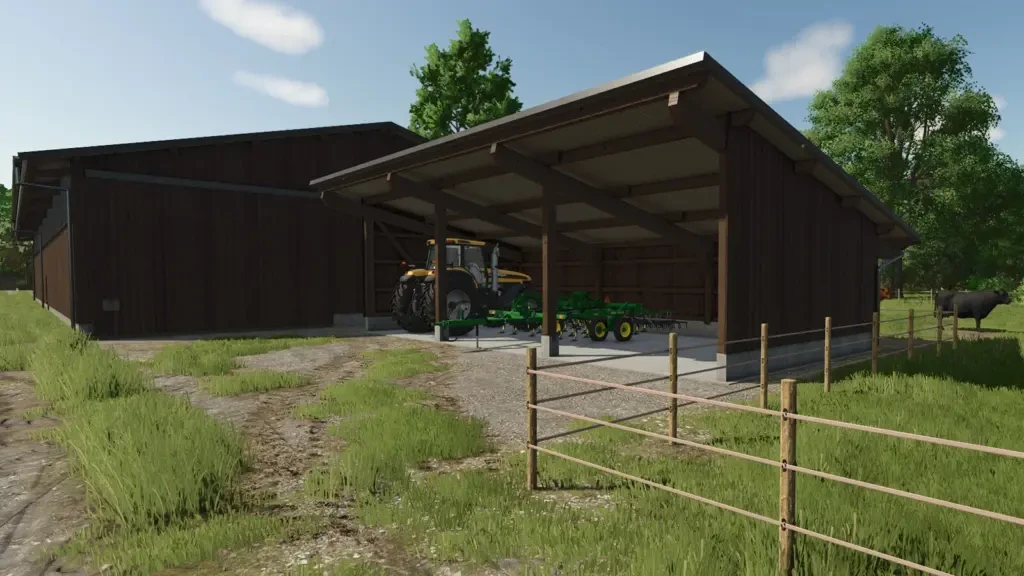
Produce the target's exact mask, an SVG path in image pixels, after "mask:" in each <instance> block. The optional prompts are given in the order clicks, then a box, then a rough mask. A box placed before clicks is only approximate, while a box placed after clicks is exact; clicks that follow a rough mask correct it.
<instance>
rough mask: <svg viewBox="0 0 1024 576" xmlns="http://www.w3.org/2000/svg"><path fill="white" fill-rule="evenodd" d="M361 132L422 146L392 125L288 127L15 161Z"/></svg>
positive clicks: (32, 154)
mask: <svg viewBox="0 0 1024 576" xmlns="http://www.w3.org/2000/svg"><path fill="white" fill-rule="evenodd" d="M365 130H387V131H390V132H391V133H393V134H395V135H396V136H399V137H400V138H404V139H406V140H408V141H410V142H412V143H413V144H417V145H418V144H422V143H423V142H426V139H425V138H423V137H422V136H420V135H419V134H416V133H415V132H413V131H411V130H409V129H408V128H405V127H404V126H400V125H398V124H396V123H395V122H391V121H386V122H367V123H362V124H341V125H335V126H321V127H313V128H292V129H287V130H269V131H265V132H246V133H242V134H223V135H218V136H198V137H193V138H174V139H170V140H149V141H144V142H130V143H123V144H102V145H98V146H80V147H74V148H54V149H49V150H32V151H26V152H19V153H18V154H16V155H15V159H17V158H64V157H69V158H70V157H74V156H96V155H100V154H121V153H131V152H146V151H151V150H161V149H165V148H179V147H182V148H184V147H193V146H210V145H217V144H231V143H235V142H245V141H253V140H275V139H278V138H293V137H297V136H313V135H318V134H344V133H347V132H360V131H365Z"/></svg>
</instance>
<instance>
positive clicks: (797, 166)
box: [793, 160, 818, 174]
mask: <svg viewBox="0 0 1024 576" xmlns="http://www.w3.org/2000/svg"><path fill="white" fill-rule="evenodd" d="M817 166H818V161H817V160H797V161H796V162H794V163H793V172H795V173H797V174H812V173H814V169H815V168H816V167H817Z"/></svg>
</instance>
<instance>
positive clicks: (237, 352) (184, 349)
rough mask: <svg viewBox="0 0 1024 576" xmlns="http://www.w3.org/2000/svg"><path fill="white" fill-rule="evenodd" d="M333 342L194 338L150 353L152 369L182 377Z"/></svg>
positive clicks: (227, 369) (221, 370)
mask: <svg viewBox="0 0 1024 576" xmlns="http://www.w3.org/2000/svg"><path fill="white" fill-rule="evenodd" d="M331 341H333V339H332V338H328V337H321V338H299V337H281V338H238V339H230V338H225V339H213V340H198V341H196V342H189V343H187V344H185V343H182V344H172V345H170V346H166V347H164V348H162V349H161V350H160V351H159V352H157V353H156V355H154V356H153V360H152V364H153V368H154V370H156V372H157V373H160V374H181V375H184V376H215V375H219V374H227V373H228V372H230V371H231V370H233V369H234V368H236V365H235V358H237V357H239V356H253V355H256V354H265V353H267V352H273V351H275V350H285V349H287V348H294V347H296V346H315V345H319V344H326V343H328V342H331Z"/></svg>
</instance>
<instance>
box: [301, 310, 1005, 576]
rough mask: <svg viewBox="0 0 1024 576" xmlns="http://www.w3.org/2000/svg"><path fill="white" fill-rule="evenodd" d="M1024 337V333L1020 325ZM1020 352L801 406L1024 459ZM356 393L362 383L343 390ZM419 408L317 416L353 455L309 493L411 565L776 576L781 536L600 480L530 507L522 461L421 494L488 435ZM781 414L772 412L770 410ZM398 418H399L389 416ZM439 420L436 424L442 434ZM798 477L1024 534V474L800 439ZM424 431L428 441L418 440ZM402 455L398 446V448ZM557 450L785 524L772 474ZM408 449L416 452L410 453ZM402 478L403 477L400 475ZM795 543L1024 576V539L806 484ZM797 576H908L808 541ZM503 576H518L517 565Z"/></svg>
mask: <svg viewBox="0 0 1024 576" xmlns="http://www.w3.org/2000/svg"><path fill="white" fill-rule="evenodd" d="M1019 314H1020V312H1019V310H1017V309H1016V308H1011V307H1005V306H1004V307H1001V308H999V309H998V310H997V311H996V312H994V313H993V316H992V318H991V319H990V320H991V323H992V325H993V326H1005V328H1004V329H1009V330H1012V329H1014V328H1015V327H1016V326H1017V324H1016V320H1015V318H1016V317H1018V315H1019ZM1021 326H1024V323H1022V324H1021ZM1022 368H1024V357H1022V355H1021V342H1020V341H1019V340H1017V339H1016V338H1012V339H988V340H978V341H965V342H963V343H962V344H961V346H960V348H959V350H958V351H957V354H956V355H953V354H951V353H949V352H947V353H946V354H944V355H943V356H942V357H941V358H936V357H935V355H934V352H933V351H932V350H931V349H927V350H922V351H921V352H920V353H918V354H917V355H915V358H914V359H913V360H907V359H906V358H905V357H902V356H900V355H897V356H894V357H890V358H886V359H883V360H882V362H881V366H880V372H881V373H880V375H879V376H878V377H874V378H872V377H869V376H868V375H867V374H866V373H865V372H864V371H863V368H862V367H848V368H845V369H843V370H838V371H837V372H836V376H837V378H838V379H839V381H838V382H837V384H836V386H835V387H834V389H833V392H831V393H830V394H827V395H826V394H824V392H823V391H822V388H821V386H820V385H815V384H814V383H806V384H804V385H801V387H800V399H799V406H800V411H801V412H803V413H805V414H814V415H819V416H823V417H831V418H837V419H843V420H847V421H853V422H858V423H863V424H869V425H875V426H882V427H888V428H893V429H898V430H904V431H911V432H917V433H922V434H931V435H936V436H941V437H945V438H952V439H957V440H964V441H971V442H978V443H984V444H989V445H993V446H1002V447H1008V448H1014V449H1017V450H1022V449H1024V441H1022V440H1021V438H1024V421H1022V420H1021V419H1020V417H1019V414H1020V413H1021V411H1022V409H1024V391H1022V388H1021V384H1020V375H1021V374H1024V371H1022ZM350 384H351V383H350ZM419 397H420V395H419V393H416V392H412V391H409V390H407V389H402V388H394V387H390V386H387V385H386V384H385V383H378V384H374V385H373V386H369V387H366V386H352V387H339V388H336V389H333V391H332V392H330V393H328V394H327V395H326V397H325V398H324V400H323V401H322V402H321V403H319V404H317V405H313V406H311V407H309V408H307V409H306V415H307V416H319V417H323V416H326V415H328V414H335V415H340V416H342V417H343V418H344V420H343V421H342V424H341V425H339V426H338V427H336V429H335V431H336V433H338V434H340V435H341V436H342V437H343V438H344V440H345V441H346V442H347V443H348V444H349V448H348V449H346V450H345V451H343V452H342V453H341V454H340V455H339V456H338V458H337V459H336V460H335V463H334V464H333V465H332V466H331V467H330V468H329V469H327V470H318V471H315V472H314V473H313V474H312V475H311V476H310V478H309V480H308V485H309V487H310V490H311V493H312V494H314V495H315V496H318V497H333V496H336V495H337V494H339V493H341V492H346V493H348V494H350V495H354V496H355V497H356V499H357V502H358V503H359V511H360V515H361V517H362V519H363V521H364V522H367V523H369V524H371V525H376V526H381V527H384V528H387V529H389V532H390V533H391V534H392V535H394V536H395V537H397V538H399V539H402V540H403V541H404V542H405V543H406V545H407V546H408V547H410V548H411V549H412V550H414V551H415V552H416V553H417V554H418V555H421V556H424V557H429V558H431V559H434V560H435V561H441V562H455V563H459V562H468V563H470V564H476V565H493V564H495V563H496V562H497V561H499V560H501V559H517V560H516V562H515V563H514V565H516V566H518V570H521V571H523V572H533V571H537V572H542V571H544V569H547V568H554V567H557V568H558V569H560V570H561V573H563V574H595V573H600V574H638V575H639V574H712V573H714V574H748V575H760V574H766V575H767V574H774V573H775V559H776V554H777V542H778V537H777V532H776V529H775V528H772V527H770V526H767V525H763V524H759V523H757V522H755V521H752V520H748V519H746V518H743V517H740V516H737V515H734V514H730V513H728V512H724V511H721V510H718V509H715V508H712V507H709V506H706V505H703V504H699V503H695V502H691V501H689V500H686V499H684V498H681V497H677V496H673V495H671V494H667V493H664V492H661V491H656V490H653V489H648V488H646V487H642V486H635V485H633V484H632V483H630V482H626V481H622V480H619V479H617V478H615V477H611V476H609V475H606V474H603V473H601V472H599V471H594V470H591V469H587V468H585V467H582V466H579V465H576V464H573V463H569V462H565V461H562V460H560V459H556V458H554V457H550V456H546V455H543V454H542V455H540V457H539V460H540V482H541V486H542V490H540V491H538V492H537V493H534V494H529V493H527V492H526V491H525V490H524V488H523V486H524V479H525V473H524V457H523V455H522V454H517V455H514V456H511V457H509V458H507V459H506V461H505V462H504V465H503V467H502V470H501V471H499V472H494V471H489V470H485V469H464V470H461V471H458V472H457V473H440V474H433V473H432V474H426V475H424V476H422V477H420V478H419V479H417V480H412V479H410V475H409V473H408V471H407V469H408V467H410V466H411V465H413V464H414V463H415V462H417V461H425V460H431V459H437V458H444V457H448V458H455V457H458V456H460V455H462V456H466V455H471V454H477V453H479V452H480V451H481V450H483V447H484V437H483V430H482V428H480V427H478V426H474V424H473V423H472V422H471V421H465V420H464V421H462V423H456V421H455V420H453V419H451V418H450V417H448V416H442V415H439V414H438V413H437V412H436V411H433V410H423V409H416V410H409V411H407V412H403V413H402V415H401V417H397V416H393V415H394V414H397V413H398V412H400V411H402V410H404V409H405V408H408V407H411V406H418V405H419V402H420V401H421V400H420V399H419ZM773 402H777V400H776V399H773ZM389 414H391V416H389ZM439 418H440V419H443V421H444V422H443V423H441V424H439V423H437V422H434V420H436V419H439ZM681 426H682V427H683V429H689V430H701V431H703V432H704V434H706V435H707V436H710V440H709V442H710V443H711V444H713V445H715V446H721V447H725V448H730V449H733V450H738V451H743V452H746V453H749V454H755V455H759V456H763V457H766V458H773V459H774V458H777V457H778V428H779V426H778V423H777V422H776V421H775V420H773V419H770V418H766V417H758V416H754V415H749V414H742V413H733V412H724V411H703V412H698V413H693V412H685V413H683V415H682V416H681ZM799 428H800V430H799V435H798V455H799V461H800V462H801V463H802V464H803V465H805V466H808V467H813V468H816V469H819V470H823V471H826V472H831V473H834V474H840V475H844V476H848V477H852V478H857V479H861V480H864V481H868V482H874V483H878V484H883V485H887V486H891V487H895V488H899V489H904V490H908V491H914V492H918V493H922V494H926V495H929V496H933V497H936V498H942V499H948V500H952V501H955V502H960V503H964V504H969V505H973V506H976V507H980V508H985V509H990V510H995V511H999V512H1003V513H1007V514H1011V515H1016V516H1024V494H1022V493H1021V492H1020V491H1019V489H1018V485H1019V483H1020V481H1021V480H1024V463H1021V462H1019V461H1016V460H1012V459H1007V458H1000V457H996V456H989V455H981V454H974V453H970V452H964V451H959V450H954V449H949V448H943V447H936V446H930V445H922V444H916V443H909V442H904V441H900V440H895V439H890V438H886V437H878V436H873V435H867V434H863V433H857V432H852V431H845V430H838V429H832V428H823V427H817V426H812V425H805V424H801V425H800V427H799ZM413 430H416V431H420V430H422V431H430V433H431V437H430V439H429V441H427V440H424V439H419V438H416V437H409V436H408V435H409V433H410V431H413ZM399 438H402V439H403V440H402V441H399ZM577 438H578V439H579V440H580V441H579V442H572V443H564V444H560V445H557V446H555V449H557V450H560V451H563V452H565V453H567V454H570V455H573V456H576V457H578V458H582V459H585V460H588V461H591V462H595V463H598V464H601V465H604V466H609V467H612V468H615V469H617V470H621V471H624V472H628V473H631V474H635V475H639V476H641V477H644V478H647V479H650V480H653V481H656V482H660V483H664V484H668V485H670V486H674V487H676V488H679V489H682V490H686V491H690V492H694V493H697V494H700V495H703V496H706V497H710V498H713V499H716V500H719V501H722V502H725V503H728V504H731V505H734V506H739V507H741V508H744V509H748V510H751V511H754V512H757V513H760V514H764V515H767V516H770V517H774V516H775V515H776V514H777V506H778V472H777V471H776V470H775V469H773V468H767V467H764V466H760V465H758V464H753V463H747V462H743V461H738V460H734V459H729V458H723V457H717V456H708V455H707V454H705V453H701V452H697V451H695V450H693V449H679V448H673V447H669V446H666V445H665V443H662V442H657V441H651V440H649V439H645V438H642V437H639V436H636V435H630V434H627V433H624V432H620V431H615V430H608V429H602V430H598V431H594V432H588V433H585V434H583V435H580V436H578V437H577ZM413 440H415V441H413ZM390 462H399V463H401V464H402V466H389V465H387V463H390ZM798 521H799V523H800V524H801V525H803V526H805V527H807V528H810V529H812V530H816V531H819V532H823V533H825V534H830V535H833V536H835V537H838V538H843V539H846V540H849V541H853V542H856V543H858V544H861V545H864V546H868V547H871V548H875V549H878V550H881V551H884V552H887V553H890V554H894V555H897V556H900V557H903V558H906V559H909V560H912V561H915V562H920V563H922V564H925V565H928V566H931V567H934V568H938V569H941V570H946V571H949V572H953V573H956V574H1003V573H1012V572H1014V571H1016V568H1013V567H1014V566H1017V567H1019V566H1021V565H1024V533H1022V532H1021V531H1020V529H1019V528H1018V527H1015V526H1011V525H1006V524H1002V523H998V522H995V521H992V520H987V519H982V518H977V517H974V516H971V515H967V514H962V513H957V512H952V511H948V510H945V509H941V508H937V507H934V506H928V505H924V504H919V503H916V502H911V501H906V500H903V499H899V498H896V497H893V496H889V495H884V494H878V493H874V492H870V491H866V490H863V489H859V488H853V487H849V486H845V485H839V484H833V483H825V482H823V481H820V480H817V479H812V478H809V477H802V478H800V479H798ZM796 554H797V563H798V573H799V574H851V575H869V574H871V575H874V574H905V573H906V572H905V571H901V570H899V569H897V568H896V567H894V566H893V565H891V564H889V563H887V562H884V561H878V560H875V559H873V558H871V557H869V556H865V555H862V554H858V553H853V552H848V551H846V550H844V549H840V548H837V547H834V546H829V545H826V544H823V543H820V542H817V541H814V540H810V539H807V538H802V537H797V547H796ZM506 565H507V564H506Z"/></svg>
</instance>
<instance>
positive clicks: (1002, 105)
mask: <svg viewBox="0 0 1024 576" xmlns="http://www.w3.org/2000/svg"><path fill="white" fill-rule="evenodd" d="M992 101H993V102H995V103H996V108H997V109H998V110H999V111H1000V112H1002V111H1003V110H1006V98H1003V97H1002V96H1000V95H999V94H993V95H992Z"/></svg>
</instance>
